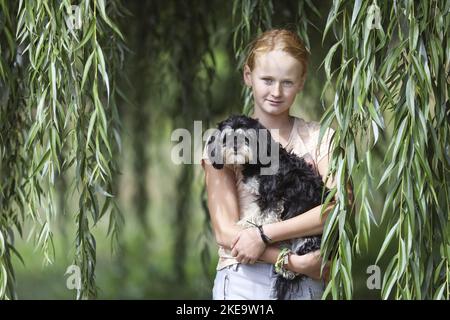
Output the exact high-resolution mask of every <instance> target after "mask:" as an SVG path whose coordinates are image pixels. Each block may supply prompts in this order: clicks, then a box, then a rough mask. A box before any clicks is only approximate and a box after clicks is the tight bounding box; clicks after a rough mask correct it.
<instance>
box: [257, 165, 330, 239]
mask: <svg viewBox="0 0 450 320" xmlns="http://www.w3.org/2000/svg"><path fill="white" fill-rule="evenodd" d="M328 165H329V162H328V157H324V158H323V159H322V160H321V161H320V162H319V164H318V165H317V167H318V171H319V174H320V175H321V176H322V178H323V181H324V183H325V182H326V183H327V187H328V188H330V189H331V188H333V187H334V185H335V181H333V180H332V179H330V180H329V181H326V177H327V175H328ZM322 207H323V205H320V206H317V207H314V208H312V209H311V210H309V211H307V212H305V213H303V214H301V215H298V216H296V217H294V218H291V219H289V220H285V221H280V222H277V223H272V224H268V225H265V226H264V232H265V233H266V234H267V235H268V236H269V237H270V238H271V239H272V240H273V241H275V242H278V241H282V240H288V239H293V238H299V237H307V236H315V235H320V234H322V231H323V226H324V224H325V221H326V219H327V216H328V213H329V212H330V211H331V208H332V207H333V203H330V204H329V205H328V207H327V208H326V209H325V211H324V214H323V216H321V215H320V212H321V210H322Z"/></svg>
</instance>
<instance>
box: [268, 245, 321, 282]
mask: <svg viewBox="0 0 450 320" xmlns="http://www.w3.org/2000/svg"><path fill="white" fill-rule="evenodd" d="M279 253H280V249H279V248H278V247H276V246H269V247H267V248H266V250H265V251H264V253H263V254H262V255H261V257H260V260H262V261H264V262H268V263H271V264H275V263H276V261H277V258H278V254H279ZM288 261H289V263H288V265H287V266H286V268H287V269H289V270H291V271H293V272H296V273H301V274H304V275H306V276H308V277H310V278H312V279H316V280H319V279H321V278H324V279H326V278H327V277H328V272H329V266H328V265H326V266H325V268H324V270H323V274H321V265H322V258H321V256H320V250H317V251H314V252H310V253H307V254H304V255H301V256H299V255H296V254H292V255H290V256H289V260H288Z"/></svg>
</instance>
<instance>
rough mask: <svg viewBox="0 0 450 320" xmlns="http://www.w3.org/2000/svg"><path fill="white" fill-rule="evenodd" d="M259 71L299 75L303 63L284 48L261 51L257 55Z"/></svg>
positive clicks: (256, 68)
mask: <svg viewBox="0 0 450 320" xmlns="http://www.w3.org/2000/svg"><path fill="white" fill-rule="evenodd" d="M254 70H255V71H256V72H257V73H263V74H266V73H268V74H276V75H283V76H290V77H297V76H300V75H301V74H302V71H303V70H302V64H301V63H300V61H298V60H297V59H295V58H294V57H293V56H291V55H290V54H289V53H287V52H285V51H282V50H272V51H268V52H259V53H257V54H256V55H255V67H254Z"/></svg>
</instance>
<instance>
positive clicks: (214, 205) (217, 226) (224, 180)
mask: <svg viewBox="0 0 450 320" xmlns="http://www.w3.org/2000/svg"><path fill="white" fill-rule="evenodd" d="M202 166H203V169H204V170H205V182H206V191H207V193H208V208H209V214H210V217H211V222H212V227H213V230H214V235H215V237H216V242H217V244H219V245H220V246H223V247H225V248H227V249H230V248H231V245H232V240H233V239H234V238H235V237H236V236H237V235H238V233H239V231H240V230H241V228H240V227H239V226H237V225H236V222H237V221H239V204H238V200H237V199H238V198H237V190H236V182H235V176H234V173H233V172H232V171H231V170H230V169H229V168H227V167H224V168H223V169H221V170H217V169H215V168H213V166H212V165H211V164H208V163H206V162H205V161H202Z"/></svg>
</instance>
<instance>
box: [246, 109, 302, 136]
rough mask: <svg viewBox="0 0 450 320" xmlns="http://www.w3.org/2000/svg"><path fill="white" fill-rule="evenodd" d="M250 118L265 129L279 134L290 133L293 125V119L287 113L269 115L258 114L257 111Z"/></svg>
mask: <svg viewBox="0 0 450 320" xmlns="http://www.w3.org/2000/svg"><path fill="white" fill-rule="evenodd" d="M252 118H255V119H258V121H259V122H260V123H261V124H262V125H263V126H264V127H266V128H267V129H269V130H272V129H278V130H279V132H280V134H281V135H283V134H284V133H286V132H290V131H291V128H292V125H293V123H294V121H293V120H294V118H293V117H291V116H290V115H289V112H286V113H283V114H280V115H271V114H267V113H264V112H258V110H257V109H255V111H254V112H253V115H252Z"/></svg>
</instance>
